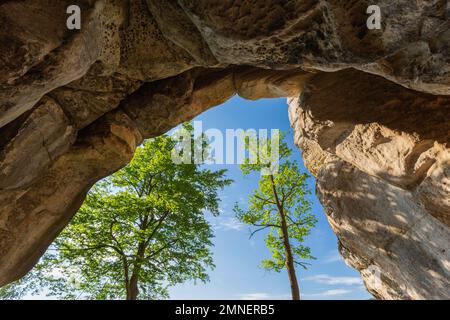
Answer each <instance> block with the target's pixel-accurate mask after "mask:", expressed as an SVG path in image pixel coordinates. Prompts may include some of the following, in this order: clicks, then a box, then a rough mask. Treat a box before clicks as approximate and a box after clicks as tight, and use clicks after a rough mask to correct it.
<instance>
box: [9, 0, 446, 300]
mask: <svg viewBox="0 0 450 320" xmlns="http://www.w3.org/2000/svg"><path fill="white" fill-rule="evenodd" d="M369 2H370V3H369ZM373 2H376V3H377V4H378V5H379V6H380V8H381V9H382V13H383V16H382V17H383V20H382V29H381V30H368V29H367V27H366V19H367V15H366V9H367V6H368V5H369V4H374V3H373ZM69 4H78V5H79V6H80V8H81V9H82V28H81V30H79V31H76V30H75V31H71V30H68V29H67V28H66V18H67V14H66V8H67V6H68V5H69ZM448 14H449V13H448V12H447V1H445V0H431V1H430V0H428V1H425V0H417V1H410V0H397V1H395V3H393V2H392V1H391V0H379V1H366V0H356V1H340V0H328V1H324V0H310V1H304V0H292V1H279V0H278V1H276V0H267V1H266V0H241V1H232V0H220V1H219V0H196V1H192V0H178V1H163V0H133V1H127V0H77V1H74V0H70V1H69V0H58V1H56V0H27V1H16V0H14V1H13V0H3V1H0V22H1V24H0V25H1V26H2V28H1V29H0V70H1V72H0V200H1V205H0V285H4V284H6V283H9V282H11V281H13V280H15V279H17V278H19V277H21V276H22V275H23V274H25V273H26V272H27V271H28V270H29V269H30V268H31V267H32V266H33V265H34V264H35V263H36V261H37V260H38V258H39V257H40V256H41V255H42V253H43V252H44V251H45V249H46V248H47V247H48V245H49V244H50V243H51V241H52V240H53V239H54V238H55V237H56V236H57V234H58V233H59V232H60V230H61V229H62V228H63V227H64V226H65V225H66V224H67V223H68V221H70V219H71V217H72V216H73V214H75V213H76V211H77V209H78V207H79V206H80V205H81V203H82V200H83V199H84V196H85V194H86V192H87V191H88V190H89V188H90V187H91V186H92V185H93V184H94V183H95V182H96V181H97V180H99V179H101V178H102V177H104V176H106V175H108V174H110V173H112V172H114V171H115V170H118V169H119V168H120V167H122V166H124V165H125V164H126V163H127V162H128V161H129V160H130V159H131V157H132V155H133V152H134V150H135V148H136V147H137V145H139V143H140V142H141V141H142V140H143V139H144V138H148V137H153V136H157V135H159V134H162V133H164V132H166V131H167V130H169V129H171V128H172V127H174V126H176V125H177V124H179V123H181V122H183V121H186V120H189V119H192V118H193V117H195V116H196V115H197V114H199V113H201V112H202V111H204V110H206V109H208V108H210V107H213V106H215V105H218V104H220V103H222V102H224V101H226V100H227V99H228V98H230V97H231V96H233V95H235V94H239V95H241V96H242V97H244V98H247V99H259V98H264V97H291V98H290V117H291V121H292V125H293V127H294V128H295V132H296V141H297V144H298V145H299V147H300V148H301V149H302V150H303V157H304V159H305V164H306V165H307V166H308V168H309V169H310V171H311V172H312V173H313V174H314V175H315V176H316V177H317V181H318V182H317V193H318V195H319V197H320V200H321V202H322V204H323V205H324V208H325V211H326V212H327V215H328V218H329V221H330V224H331V226H332V227H333V230H334V231H335V232H336V234H337V236H338V238H339V242H340V248H341V253H342V254H343V256H344V258H345V259H346V261H347V262H348V263H349V264H350V265H352V266H353V267H355V268H356V269H358V270H359V271H360V272H361V274H362V276H363V278H364V280H365V282H366V286H367V287H368V289H369V290H370V291H371V292H372V293H373V294H374V295H375V296H376V297H378V298H386V299H389V298H394V299H401V298H408V299H420V298H450V253H449V249H450V245H449V243H450V241H449V240H450V151H449V144H450V141H449V139H450V46H449V43H450V17H449V16H448ZM371 266H376V267H377V268H379V269H380V271H381V285H376V286H375V285H373V283H374V282H373V281H372V280H373V274H372V273H371V271H370V270H372V269H370V268H369V267H371Z"/></svg>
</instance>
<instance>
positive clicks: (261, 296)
mask: <svg viewBox="0 0 450 320" xmlns="http://www.w3.org/2000/svg"><path fill="white" fill-rule="evenodd" d="M236 296H238V297H239V299H240V300H289V299H290V298H291V297H290V296H289V295H288V294H286V295H272V294H269V293H266V292H255V293H242V294H237V295H236Z"/></svg>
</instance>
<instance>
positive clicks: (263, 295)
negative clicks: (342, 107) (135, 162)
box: [170, 97, 371, 299]
mask: <svg viewBox="0 0 450 320" xmlns="http://www.w3.org/2000/svg"><path fill="white" fill-rule="evenodd" d="M195 121H202V125H203V130H207V129H209V128H216V129H220V130H221V131H222V132H223V134H224V136H225V130H226V129H238V128H241V129H251V128H253V129H280V130H283V131H289V130H291V128H290V124H289V119H288V113H287V103H286V99H262V100H258V101H248V100H244V99H241V98H239V97H234V98H232V99H230V100H229V101H227V102H226V103H224V104H223V105H221V106H218V107H215V108H213V109H211V110H209V111H207V112H205V113H203V114H201V115H200V116H198V117H197V118H196V119H195ZM286 140H287V142H288V144H289V146H290V147H291V148H292V149H293V150H294V152H293V155H292V158H293V159H297V160H298V161H299V163H300V164H301V167H302V169H303V170H306V169H305V168H304V167H303V163H302V160H301V153H300V150H299V149H298V148H296V147H295V145H294V142H293V135H292V134H288V135H287V137H286ZM213 168H226V169H228V175H229V177H230V178H232V179H233V180H234V181H235V182H234V184H233V185H231V186H230V187H227V188H226V189H225V190H224V192H221V193H220V195H221V199H222V202H221V214H220V216H219V217H217V218H216V217H212V216H211V217H210V218H209V220H210V221H211V223H212V225H213V226H214V229H215V234H216V237H215V239H214V244H215V246H214V249H213V252H214V260H215V264H216V268H215V269H214V270H212V271H211V272H210V282H208V283H206V284H203V283H197V284H194V283H185V284H182V285H178V286H176V287H173V288H171V289H170V297H171V298H172V299H289V298H290V288H289V281H288V277H287V274H286V273H285V272H282V273H279V274H278V273H275V272H268V271H265V270H263V269H261V268H259V263H260V261H261V260H262V259H265V258H269V257H270V253H269V251H268V249H267V248H266V247H265V246H264V242H263V238H264V233H259V234H257V235H256V236H254V237H253V238H252V239H249V234H250V232H249V230H250V229H249V227H248V226H245V225H242V224H240V223H239V222H238V221H236V219H234V214H233V206H234V204H235V203H236V202H238V203H240V205H241V206H245V204H246V201H247V199H248V196H249V195H250V193H251V191H252V190H253V189H254V188H256V187H257V183H258V178H259V175H257V174H255V175H252V176H246V177H244V176H243V175H242V173H241V172H240V170H239V166H238V165H220V166H219V165H215V166H213ZM314 185H315V181H314V179H313V178H310V180H309V186H310V189H311V190H312V191H313V190H314V189H315V187H314ZM310 199H311V201H312V203H313V213H314V214H315V215H316V217H317V219H318V223H317V226H316V228H315V229H314V230H313V231H312V233H311V235H310V236H309V237H308V238H307V242H306V244H307V245H308V246H310V248H311V249H312V254H313V256H315V257H316V258H317V260H313V261H311V263H312V265H311V266H310V268H309V270H306V271H305V270H303V269H301V270H300V269H298V275H297V276H298V278H299V282H300V290H301V294H302V298H303V299H370V298H371V295H370V294H369V293H368V292H367V291H366V289H365V288H364V286H363V283H362V281H361V279H360V276H359V273H358V272H356V271H355V270H353V269H352V268H350V267H348V266H347V265H346V264H345V263H344V261H343V260H342V258H341V257H340V256H339V254H338V251H337V239H336V236H335V235H334V234H333V232H332V230H331V228H330V226H329V224H328V222H327V220H326V217H325V213H324V212H323V208H322V206H321V205H320V203H319V201H318V199H317V198H316V196H315V195H314V192H313V194H312V195H311V197H310Z"/></svg>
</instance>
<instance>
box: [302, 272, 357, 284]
mask: <svg viewBox="0 0 450 320" xmlns="http://www.w3.org/2000/svg"><path fill="white" fill-rule="evenodd" d="M303 281H313V282H316V283H321V284H327V285H344V286H361V285H363V281H362V280H361V278H360V277H336V276H330V275H328V274H318V275H315V276H311V277H306V278H304V279H303Z"/></svg>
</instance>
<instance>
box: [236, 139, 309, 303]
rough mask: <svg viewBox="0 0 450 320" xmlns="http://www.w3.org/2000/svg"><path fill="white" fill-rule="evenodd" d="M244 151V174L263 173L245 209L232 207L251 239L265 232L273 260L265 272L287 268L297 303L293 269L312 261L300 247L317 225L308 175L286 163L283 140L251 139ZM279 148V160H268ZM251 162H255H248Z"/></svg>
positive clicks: (265, 264)
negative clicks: (249, 228)
mask: <svg viewBox="0 0 450 320" xmlns="http://www.w3.org/2000/svg"><path fill="white" fill-rule="evenodd" d="M246 147H247V149H248V151H249V154H250V155H253V157H252V156H250V157H248V158H247V159H246V161H245V163H244V164H242V165H241V171H242V172H243V174H245V175H248V174H251V173H254V172H263V173H265V174H263V175H261V177H260V180H259V186H258V188H257V189H256V190H254V191H253V193H252V195H251V196H250V199H249V202H248V206H247V208H246V209H243V208H240V207H239V206H238V205H237V204H236V206H235V209H234V211H235V213H236V217H237V219H239V221H241V222H243V223H246V224H249V225H251V226H252V227H253V231H252V233H251V236H253V235H254V234H255V233H257V232H259V231H262V230H268V233H267V236H266V238H265V243H266V246H267V247H268V248H269V249H270V251H271V254H272V258H271V259H267V260H264V261H262V263H261V266H262V267H263V268H265V269H269V270H274V271H276V272H280V271H281V270H282V269H284V268H286V270H287V273H288V276H289V280H290V284H291V292H292V298H293V299H294V300H298V299H300V289H299V285H298V280H297V276H296V270H295V269H296V268H295V267H296V266H301V267H303V268H306V267H307V263H306V262H305V261H304V260H306V259H312V258H313V257H312V256H311V252H310V249H309V248H308V247H307V246H305V245H303V243H304V240H305V237H306V236H307V235H308V234H309V233H310V231H311V229H312V228H313V227H314V226H315V224H316V218H315V217H314V215H312V214H311V203H310V201H309V200H308V199H307V195H308V194H310V190H309V189H308V186H307V179H308V175H307V174H306V173H304V172H301V171H300V169H299V166H298V163H297V162H296V161H291V160H289V157H290V155H291V150H290V149H289V147H288V146H287V144H286V143H285V142H284V141H283V139H282V137H279V136H273V137H272V138H271V139H270V138H267V139H260V140H259V141H256V140H253V139H252V138H250V139H248V140H247V143H246ZM273 148H278V150H279V159H273V157H271V158H269V157H268V155H269V154H275V153H274V151H275V150H273ZM251 159H254V160H253V161H251Z"/></svg>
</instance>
